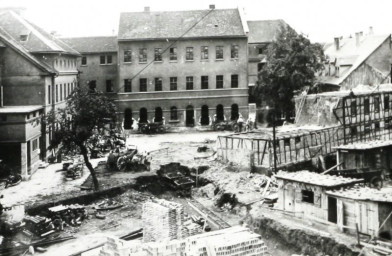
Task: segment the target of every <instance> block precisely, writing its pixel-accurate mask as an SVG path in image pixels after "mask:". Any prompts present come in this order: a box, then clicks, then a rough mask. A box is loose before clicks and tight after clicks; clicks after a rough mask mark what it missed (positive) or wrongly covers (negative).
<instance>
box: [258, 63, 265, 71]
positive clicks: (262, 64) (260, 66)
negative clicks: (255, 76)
mask: <svg viewBox="0 0 392 256" xmlns="http://www.w3.org/2000/svg"><path fill="white" fill-rule="evenodd" d="M264 65H265V63H257V72H259V71H261V70H262V69H263V67H264Z"/></svg>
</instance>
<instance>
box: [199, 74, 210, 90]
mask: <svg viewBox="0 0 392 256" xmlns="http://www.w3.org/2000/svg"><path fill="white" fill-rule="evenodd" d="M201 89H208V76H202V77H201Z"/></svg>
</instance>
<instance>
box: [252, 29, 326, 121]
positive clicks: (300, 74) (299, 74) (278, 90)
mask: <svg viewBox="0 0 392 256" xmlns="http://www.w3.org/2000/svg"><path fill="white" fill-rule="evenodd" d="M266 58H267V64H266V65H265V66H264V67H263V69H262V70H261V71H260V72H259V74H258V82H257V85H256V88H255V90H254V91H253V93H254V95H252V96H253V97H255V98H257V99H258V100H257V102H261V101H262V102H263V103H264V104H266V105H268V106H271V107H274V108H275V111H276V112H278V113H286V118H288V117H289V116H288V115H287V114H288V113H290V112H291V113H292V111H293V110H294V103H293V97H294V95H295V94H296V93H298V92H299V91H302V90H303V89H304V88H305V87H306V86H312V85H313V84H314V82H315V79H316V77H315V76H316V74H317V72H318V71H320V70H322V69H323V68H324V65H323V62H324V61H323V60H324V53H323V48H322V46H321V45H320V44H318V43H315V44H312V43H311V42H310V41H309V39H307V38H306V37H304V36H303V35H299V34H297V33H296V32H295V30H294V29H292V28H290V27H289V26H281V27H280V32H279V34H278V35H277V39H276V41H274V42H272V43H271V44H270V45H269V46H268V48H267V51H266Z"/></svg>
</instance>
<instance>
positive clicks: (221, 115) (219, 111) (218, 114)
mask: <svg viewBox="0 0 392 256" xmlns="http://www.w3.org/2000/svg"><path fill="white" fill-rule="evenodd" d="M224 120H225V113H224V110H223V105H221V104H219V105H218V106H216V121H218V122H219V121H224Z"/></svg>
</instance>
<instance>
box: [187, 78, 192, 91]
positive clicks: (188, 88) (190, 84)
mask: <svg viewBox="0 0 392 256" xmlns="http://www.w3.org/2000/svg"><path fill="white" fill-rule="evenodd" d="M186 89H187V90H193V76H187V77H186Z"/></svg>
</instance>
